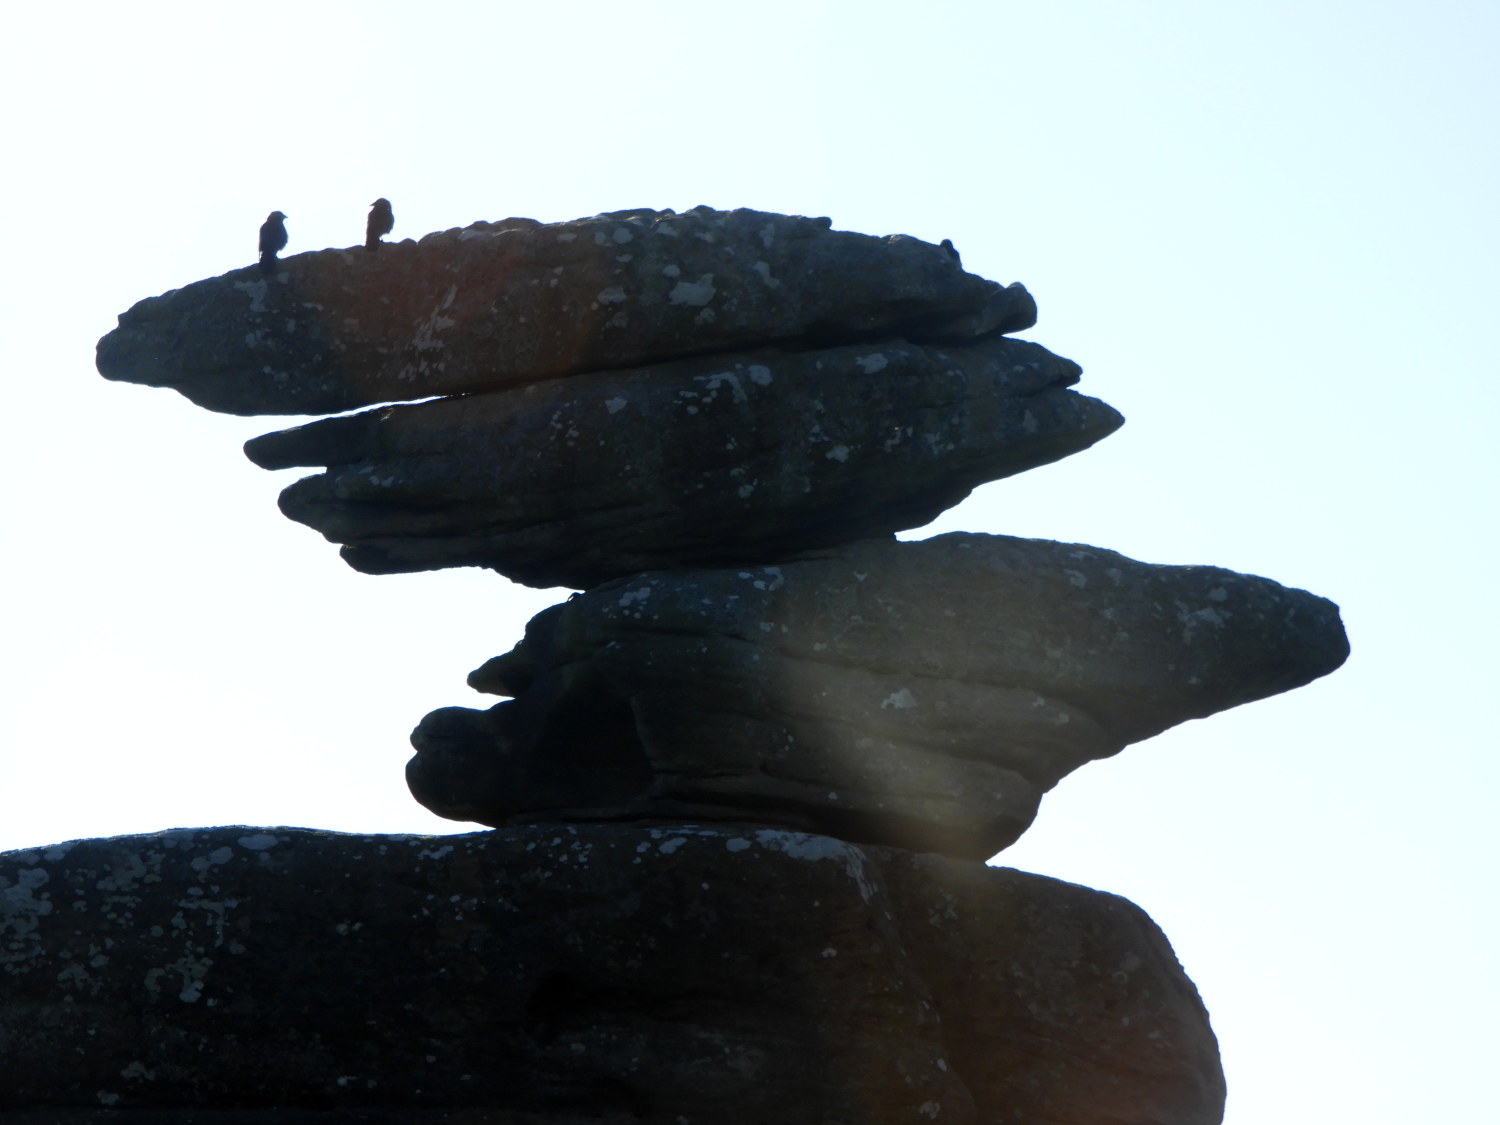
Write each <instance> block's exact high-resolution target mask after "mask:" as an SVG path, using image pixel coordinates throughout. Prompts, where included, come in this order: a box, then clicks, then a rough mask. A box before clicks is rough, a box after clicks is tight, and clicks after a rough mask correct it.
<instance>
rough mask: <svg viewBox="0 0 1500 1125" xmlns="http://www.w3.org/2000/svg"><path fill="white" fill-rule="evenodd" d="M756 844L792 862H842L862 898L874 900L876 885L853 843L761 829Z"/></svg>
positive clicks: (801, 833) (845, 871) (772, 829)
mask: <svg viewBox="0 0 1500 1125" xmlns="http://www.w3.org/2000/svg"><path fill="white" fill-rule="evenodd" d="M755 841H756V843H758V844H760V846H761V847H763V848H770V849H774V850H775V851H779V852H781V853H782V854H783V855H788V856H790V857H791V858H793V859H799V860H804V861H807V862H816V861H818V860H824V859H831V860H833V861H835V862H838V863H842V864H843V867H844V873H845V874H847V875H848V876H849V878H850V879H852V880H853V881H854V884H855V886H856V887H858V888H859V894H860V898H862V899H864V901H865V902H869V901H870V900H871V898H873V897H874V894H875V887H874V884H873V883H871V882H870V878H869V876H868V875H867V874H866V873H865V856H864V852H862V851H860V850H859V848H858V847H856V846H855V845H853V844H847V843H845V842H844V841H843V840H836V839H834V838H833V837H832V836H810V835H808V834H807V833H805V832H786V831H783V830H781V829H779V828H763V829H761V830H760V831H758V832H756V833H755Z"/></svg>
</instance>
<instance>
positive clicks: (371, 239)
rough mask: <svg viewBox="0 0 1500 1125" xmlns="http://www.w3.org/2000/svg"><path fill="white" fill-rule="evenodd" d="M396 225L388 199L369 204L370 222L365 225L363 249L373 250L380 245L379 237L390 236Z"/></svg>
mask: <svg viewBox="0 0 1500 1125" xmlns="http://www.w3.org/2000/svg"><path fill="white" fill-rule="evenodd" d="M395 225H396V216H395V214H394V213H393V212H392V211H391V201H390V200H389V199H377V200H376V201H375V202H374V203H372V204H370V220H369V222H367V223H365V249H366V250H374V249H375V248H376V247H377V246H379V245H380V236H381V235H383V234H390V233H391V228H392V227H393V226H395Z"/></svg>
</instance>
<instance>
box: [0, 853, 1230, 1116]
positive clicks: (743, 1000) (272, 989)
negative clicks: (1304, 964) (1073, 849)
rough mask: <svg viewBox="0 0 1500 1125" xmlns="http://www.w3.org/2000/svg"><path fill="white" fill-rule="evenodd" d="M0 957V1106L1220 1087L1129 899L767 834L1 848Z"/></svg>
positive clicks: (978, 1104) (1164, 961)
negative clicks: (1, 1077) (7, 850)
mask: <svg viewBox="0 0 1500 1125" xmlns="http://www.w3.org/2000/svg"><path fill="white" fill-rule="evenodd" d="M0 969H3V973H0V982H3V984H0V1066H3V1072H4V1074H5V1081H4V1082H3V1083H0V1113H4V1114H5V1119H6V1120H7V1121H11V1120H16V1121H27V1122H32V1121H42V1120H45V1121H49V1122H67V1121H84V1120H93V1119H94V1118H93V1117H92V1114H93V1113H95V1112H98V1111H101V1110H109V1111H112V1112H114V1113H119V1114H125V1115H127V1116H126V1117H123V1118H121V1120H128V1121H142V1122H144V1121H168V1122H171V1121H179V1122H186V1121H201V1120H212V1121H221V1120H222V1121H226V1122H227V1121H231V1120H232V1121H234V1122H236V1123H238V1125H244V1123H247V1122H249V1123H252V1125H255V1123H260V1122H265V1123H267V1125H272V1123H276V1125H286V1123H288V1122H295V1123H296V1125H302V1123H303V1122H304V1121H311V1120H323V1118H322V1117H317V1116H315V1114H317V1113H327V1114H329V1115H330V1116H329V1118H328V1119H330V1120H335V1121H337V1120H360V1121H379V1122H394V1121H408V1120H410V1121H429V1120H430V1121H439V1120H441V1121H447V1122H462V1123H477V1122H481V1121H483V1122H496V1123H499V1122H504V1123H506V1125H522V1123H525V1125H577V1123H580V1122H583V1121H590V1122H608V1123H617V1122H626V1121H633V1122H638V1123H639V1122H645V1123H649V1125H682V1123H686V1125H740V1123H744V1125H764V1123H769V1122H776V1123H778V1125H781V1123H785V1125H825V1123H827V1122H839V1123H840V1125H885V1123H887V1122H892V1123H894V1122H902V1123H907V1122H924V1121H938V1122H951V1123H954V1125H978V1123H989V1122H1000V1121H1038V1122H1047V1123H1049V1125H1097V1123H1099V1122H1104V1121H1121V1122H1124V1121H1128V1122H1131V1123H1132V1125H1200V1123H1201V1125H1212V1123H1215V1122H1218V1121H1219V1120H1220V1115H1221V1112H1222V1106H1223V1099H1224V1086H1223V1078H1222V1074H1221V1072H1220V1069H1219V1065H1218V1059H1217V1051H1216V1046H1215V1043H1214V1038H1213V1033H1212V1032H1211V1030H1210V1029H1209V1025H1208V1018H1207V1015H1206V1013H1205V1012H1204V1010H1203V1006H1202V1004H1201V1003H1200V1001H1199V999H1198V996H1197V994H1196V992H1195V991H1194V989H1193V987H1192V985H1191V983H1190V982H1189V981H1188V980H1187V978H1186V977H1185V976H1184V975H1183V974H1182V971H1181V969H1180V967H1179V966H1178V964H1177V962H1176V960H1175V958H1174V957H1173V954H1172V951H1171V948H1170V947H1169V946H1168V944H1167V942H1166V939H1165V938H1164V937H1163V936H1162V935H1161V933H1160V931H1158V930H1157V929H1156V927H1155V926H1154V925H1153V924H1152V923H1151V921H1150V919H1148V918H1147V917H1146V916H1145V915H1144V914H1143V913H1142V912H1141V911H1140V910H1139V909H1137V908H1136V907H1134V906H1132V905H1131V904H1129V903H1127V902H1125V901H1124V900H1122V899H1119V898H1116V897H1114V896H1112V895H1107V894H1102V893H1100V892H1097V891H1090V890H1086V889H1084V888H1081V887H1076V886H1072V885H1069V884H1066V883H1059V882H1057V881H1054V880H1050V879H1044V878H1040V877H1037V876H1033V875H1025V874H1021V873H1018V872H1014V871H1007V870H1003V869H993V868H985V867H982V866H981V865H979V864H975V863H966V862H959V861H953V860H945V859H942V858H939V857H936V856H919V855H913V854H909V853H905V852H900V851H895V850H891V849H881V848H860V847H855V846H852V845H849V844H845V843H842V842H839V841H837V840H833V839H829V838H827V837H821V836H809V835H802V834H796V833H787V832H780V831H773V830H766V829H755V828H741V827H734V826H720V827H701V826H691V825H660V826H657V827H653V828H646V827H621V826H598V825H596V826H569V827H563V828H531V829H510V830H506V831H503V832H498V833H478V834H474V835H468V836H453V837H405V836H340V835H334V834H330V833H321V832H311V831H306V830H299V829H286V828H269V829H267V828H219V829H206V830H196V831H195V830H179V831H175V832H166V833H160V834H157V835H152V836H137V837H124V838H119V839H113V840H91V841H84V842H80V843H74V844H65V845H59V846H57V847H52V848H43V849H37V850H35V851H31V852H20V853H17V852H12V853H8V854H6V855H4V856H0ZM196 1113H209V1114H210V1115H209V1116H203V1117H200V1116H195V1114H196ZM214 1113H217V1114H223V1115H224V1116H222V1117H220V1116H213V1115H212V1114H214ZM131 1115H133V1116H131ZM343 1115H348V1116H347V1117H346V1116H343Z"/></svg>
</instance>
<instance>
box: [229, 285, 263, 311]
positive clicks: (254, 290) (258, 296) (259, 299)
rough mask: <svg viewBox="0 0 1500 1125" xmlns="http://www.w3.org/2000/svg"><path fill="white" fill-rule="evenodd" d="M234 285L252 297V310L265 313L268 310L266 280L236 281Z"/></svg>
mask: <svg viewBox="0 0 1500 1125" xmlns="http://www.w3.org/2000/svg"><path fill="white" fill-rule="evenodd" d="M234 287H235V288H236V289H238V290H239V291H240V292H241V293H244V294H245V295H246V296H247V297H249V298H250V311H251V312H253V313H263V312H265V311H266V289H267V284H266V282H265V281H236V282H235V283H234Z"/></svg>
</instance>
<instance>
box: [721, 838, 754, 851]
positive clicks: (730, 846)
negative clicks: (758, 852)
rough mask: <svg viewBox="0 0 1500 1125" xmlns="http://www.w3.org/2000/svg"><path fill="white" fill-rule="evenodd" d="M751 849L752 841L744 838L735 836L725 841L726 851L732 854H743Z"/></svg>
mask: <svg viewBox="0 0 1500 1125" xmlns="http://www.w3.org/2000/svg"><path fill="white" fill-rule="evenodd" d="M748 847H750V841H749V840H747V839H745V838H744V837H743V836H734V837H731V838H730V839H728V840H725V841H724V850H725V851H730V852H742V851H744V850H745V849H746V848H748Z"/></svg>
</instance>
